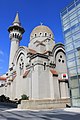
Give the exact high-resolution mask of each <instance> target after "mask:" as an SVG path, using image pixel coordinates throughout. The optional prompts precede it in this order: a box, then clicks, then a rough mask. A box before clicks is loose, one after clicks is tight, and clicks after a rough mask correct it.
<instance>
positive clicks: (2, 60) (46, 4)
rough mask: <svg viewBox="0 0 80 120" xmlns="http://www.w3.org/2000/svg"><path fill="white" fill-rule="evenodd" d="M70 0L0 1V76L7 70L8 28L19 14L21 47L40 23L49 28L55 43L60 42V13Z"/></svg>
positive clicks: (61, 38)
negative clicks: (22, 31) (21, 31)
mask: <svg viewBox="0 0 80 120" xmlns="http://www.w3.org/2000/svg"><path fill="white" fill-rule="evenodd" d="M71 2H72V0H0V41H1V42H0V75H2V74H4V73H5V72H6V71H7V70H8V63H9V50H10V40H9V33H8V31H7V29H8V27H9V26H10V25H11V24H12V22H13V21H14V18H15V15H16V12H17V11H18V12H19V16H20V21H21V24H22V26H23V27H24V29H25V33H24V35H23V39H22V41H21V43H20V45H21V46H23V45H24V46H28V43H29V36H30V33H31V31H32V29H33V28H34V27H36V26H38V25H40V22H42V23H43V24H44V25H47V26H49V27H50V28H51V29H52V31H53V33H54V36H55V41H56V42H62V43H64V40H63V35H62V29H61V21H60V11H61V10H62V9H63V8H64V7H65V6H66V5H68V4H69V3H71Z"/></svg>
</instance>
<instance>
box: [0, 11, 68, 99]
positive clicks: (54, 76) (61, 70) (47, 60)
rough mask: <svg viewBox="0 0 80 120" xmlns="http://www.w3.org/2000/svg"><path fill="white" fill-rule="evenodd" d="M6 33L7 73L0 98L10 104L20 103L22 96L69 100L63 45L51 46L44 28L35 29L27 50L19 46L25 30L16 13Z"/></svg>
mask: <svg viewBox="0 0 80 120" xmlns="http://www.w3.org/2000/svg"><path fill="white" fill-rule="evenodd" d="M8 31H9V38H10V41H11V49H10V59H9V70H8V72H7V73H6V75H7V80H6V83H5V85H4V86H3V87H1V88H0V89H3V91H4V92H3V93H1V94H5V95H6V96H8V97H10V99H12V100H14V99H20V98H21V95H23V94H26V95H27V96H29V99H60V98H69V93H68V77H67V68H66V58H65V49H64V45H63V44H62V43H57V44H55V41H54V34H53V32H52V31H51V29H50V28H49V27H47V26H44V25H39V26H37V27H35V28H34V29H33V30H32V32H31V35H30V43H29V45H28V47H26V46H19V43H20V40H21V39H22V34H23V33H24V32H25V30H24V28H23V27H22V26H21V23H20V20H19V15H18V13H17V14H16V17H15V20H14V22H13V24H12V25H11V26H10V27H9V28H8Z"/></svg>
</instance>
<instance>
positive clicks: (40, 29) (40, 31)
mask: <svg viewBox="0 0 80 120" xmlns="http://www.w3.org/2000/svg"><path fill="white" fill-rule="evenodd" d="M35 37H51V38H53V33H52V31H51V29H50V28H49V27H47V26H44V25H39V26H37V27H35V28H34V29H33V30H32V32H31V35H30V40H32V39H34V38H35Z"/></svg>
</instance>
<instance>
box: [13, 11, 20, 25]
mask: <svg viewBox="0 0 80 120" xmlns="http://www.w3.org/2000/svg"><path fill="white" fill-rule="evenodd" d="M16 23H17V24H18V25H21V23H20V19H19V14H18V12H17V13H16V17H15V19H14V22H13V25H15V24H16Z"/></svg>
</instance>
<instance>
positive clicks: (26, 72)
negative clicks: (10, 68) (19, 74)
mask: <svg viewBox="0 0 80 120" xmlns="http://www.w3.org/2000/svg"><path fill="white" fill-rule="evenodd" d="M29 72H30V70H26V71H25V73H24V74H23V78H25V77H27V75H28V73H29Z"/></svg>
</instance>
